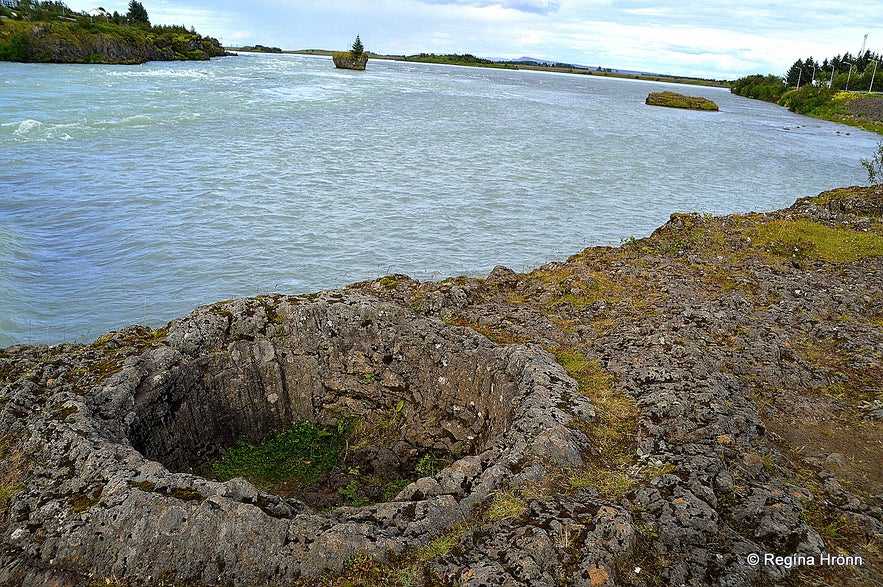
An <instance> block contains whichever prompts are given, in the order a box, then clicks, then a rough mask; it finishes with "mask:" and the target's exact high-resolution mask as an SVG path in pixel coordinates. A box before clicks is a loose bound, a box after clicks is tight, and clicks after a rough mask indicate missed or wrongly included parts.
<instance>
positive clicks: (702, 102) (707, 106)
mask: <svg viewBox="0 0 883 587" xmlns="http://www.w3.org/2000/svg"><path fill="white" fill-rule="evenodd" d="M645 103H646V104H647V105H649V106H665V107H667V108H684V109H687V110H706V111H709V112H716V111H717V110H719V108H718V105H717V104H715V103H714V102H712V101H711V100H709V99H708V98H703V97H701V96H684V95H683V94H678V93H677V92H650V95H649V96H647V100H646V102H645Z"/></svg>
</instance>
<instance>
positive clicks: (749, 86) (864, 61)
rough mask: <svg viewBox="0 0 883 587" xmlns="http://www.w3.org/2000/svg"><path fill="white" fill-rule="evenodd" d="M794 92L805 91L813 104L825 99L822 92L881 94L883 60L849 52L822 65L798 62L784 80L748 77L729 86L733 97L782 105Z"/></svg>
mask: <svg viewBox="0 0 883 587" xmlns="http://www.w3.org/2000/svg"><path fill="white" fill-rule="evenodd" d="M806 88H815V90H809V89H806ZM794 89H804V97H806V98H808V99H811V100H815V99H817V98H818V97H819V96H825V95H826V92H825V91H823V90H831V91H832V92H833V91H846V90H849V91H856V92H857V91H864V92H867V91H869V90H870V91H872V92H881V91H883V56H881V55H880V54H879V53H872V52H871V51H870V50H868V51H865V52H864V53H862V54H861V55H859V56H855V55H852V54H851V53H849V52H847V53H845V54H843V55H837V56H835V57H832V58H828V59H825V60H823V61H821V62H819V61H816V60H815V59H814V58H812V57H807V58H806V59H798V60H797V61H795V62H794V64H793V65H792V66H791V67H790V68H789V69H788V71H787V72H786V73H785V75H784V76H782V77H778V76H775V75H749V76H746V77H743V78H740V79H737V80H736V81H734V82H733V83H732V84H731V85H730V91H732V92H733V93H734V94H738V95H739V96H745V97H746V98H755V99H758V100H766V101H767V102H779V101H780V100H781V99H782V98H783V97H784V96H785V94H786V93H788V92H790V91H792V90H794Z"/></svg>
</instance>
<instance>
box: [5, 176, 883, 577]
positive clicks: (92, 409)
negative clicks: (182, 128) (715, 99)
mask: <svg viewBox="0 0 883 587" xmlns="http://www.w3.org/2000/svg"><path fill="white" fill-rule="evenodd" d="M881 216H883V187H881V186H876V187H871V188H847V189H841V190H834V191H831V192H825V193H823V194H821V195H819V196H818V197H816V198H806V199H802V200H799V201H798V202H797V203H796V204H795V205H794V206H792V207H790V208H788V209H785V210H781V211H777V212H772V213H765V214H745V215H733V216H727V217H719V218H718V217H707V216H701V215H697V214H675V215H673V216H672V218H671V220H670V221H669V222H668V223H667V224H666V225H665V226H663V227H661V228H659V229H658V230H657V231H656V232H655V233H654V234H653V235H652V236H651V237H648V238H646V239H640V240H632V241H629V242H626V243H624V244H623V245H622V246H621V247H617V248H610V247H596V248H590V249H586V250H585V251H583V252H581V253H579V254H576V255H574V256H572V257H571V258H569V259H567V260H566V261H562V262H553V263H549V264H547V265H544V266H543V267H541V268H539V269H537V270H535V271H533V272H531V273H527V274H516V273H515V272H513V271H511V270H509V269H506V268H503V267H498V268H496V269H495V270H494V271H493V272H492V273H491V274H490V275H489V276H488V277H487V278H485V279H477V278H457V279H449V280H445V281H442V282H430V283H420V282H417V281H414V280H411V279H409V278H407V277H406V276H401V275H390V276H386V277H383V278H381V279H378V280H374V281H370V282H364V283H359V284H354V285H352V286H349V287H347V288H344V289H342V290H336V291H330V292H323V293H321V294H317V295H313V296H279V295H276V296H262V297H259V298H251V299H245V300H234V301H231V302H224V303H219V304H215V305H212V306H207V307H204V308H200V309H198V310H196V311H195V312H194V313H193V314H191V315H190V316H187V317H184V318H181V319H178V320H175V321H173V322H172V323H170V324H169V325H168V326H167V327H166V328H162V329H158V330H150V329H147V328H143V327H131V328H128V329H125V330H123V331H120V332H116V333H110V334H108V335H106V336H104V337H101V338H100V339H98V340H97V341H95V342H94V343H92V344H90V345H60V346H55V347H46V346H33V347H31V346H27V347H25V346H17V347H10V348H7V349H3V350H0V430H2V431H4V432H3V433H0V479H2V481H0V585H3V586H6V585H27V586H41V587H42V586H48V585H189V586H199V585H300V586H306V585H331V584H340V583H343V584H346V582H348V583H349V584H354V585H374V584H376V585H414V584H420V585H460V586H479V585H537V586H546V585H547V586H553V585H587V586H592V587H596V586H602V585H603V586H614V585H616V586H620V585H622V586H624V585H633V586H637V585H647V586H650V585H682V584H683V585H720V586H724V585H726V586H742V585H826V584H837V585H878V584H883V583H881V581H883V553H881V550H883V509H881V508H883V473H881V471H883V451H881V448H883V422H881V419H883V389H881V384H880V381H881V379H883V377H881V376H883V220H881ZM341 418H358V419H360V421H363V422H368V423H374V424H375V425H373V426H367V427H363V428H362V433H363V437H362V438H360V439H358V440H359V441H360V442H359V443H356V439H354V440H353V445H352V446H353V447H354V448H353V450H352V451H349V450H348V451H347V454H346V456H345V457H344V460H345V461H346V462H345V463H344V464H345V465H346V466H349V467H352V466H356V467H358V468H359V469H360V470H361V471H363V472H367V471H368V470H369V469H370V471H371V472H372V474H375V475H377V476H381V477H382V476H384V475H386V476H389V477H390V478H392V477H402V476H403V470H404V469H408V470H411V469H413V462H412V461H413V459H414V458H416V456H417V455H420V454H423V453H426V452H428V451H432V452H433V454H439V455H441V454H443V455H445V456H446V457H448V458H447V460H446V461H445V462H446V463H447V466H446V467H444V468H443V469H441V470H439V471H432V472H430V474H427V475H425V476H422V477H420V478H417V479H415V480H413V481H412V482H410V484H409V485H407V486H406V487H404V488H403V489H402V490H401V491H399V492H398V493H397V495H395V496H394V497H393V498H391V500H389V501H382V502H379V503H374V504H367V505H358V506H355V505H354V506H348V507H340V508H336V509H333V510H330V511H329V510H323V509H317V508H315V507H311V506H310V505H308V504H306V503H304V502H303V501H301V500H298V499H295V498H292V497H288V496H280V495H274V494H271V493H267V492H264V491H261V490H259V489H257V488H256V487H254V486H253V485H252V484H250V483H248V482H247V481H244V480H241V479H234V480H232V481H227V482H223V483H222V482H219V481H215V480H212V479H210V478H205V477H203V476H200V475H198V474H197V473H199V472H200V471H202V467H204V465H205V464H206V463H207V462H208V460H210V459H211V458H212V456H213V455H216V454H218V453H222V452H223V451H224V450H225V449H226V448H228V447H229V446H230V444H231V443H232V442H233V441H234V440H235V439H236V438H242V437H248V436H249V435H250V434H251V435H252V436H253V437H255V438H258V437H263V436H266V434H269V433H271V432H274V431H279V430H280V429H281V428H282V427H284V426H285V425H286V423H288V422H290V421H291V420H296V419H308V420H315V421H321V422H328V423H333V422H335V421H339V420H340V419H341ZM389 422H393V423H394V425H391V426H387V423H389ZM390 430H392V432H390ZM751 555H758V556H759V557H760V560H759V562H757V563H754V564H753V562H752V561H753V560H754V559H753V558H752V556H751ZM767 555H769V557H770V558H768V557H767ZM775 557H780V558H779V559H776V558H775ZM826 557H827V558H826ZM838 557H840V558H838ZM335 581H336V582H335Z"/></svg>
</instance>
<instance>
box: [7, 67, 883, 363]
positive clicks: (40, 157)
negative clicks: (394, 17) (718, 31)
mask: <svg viewBox="0 0 883 587" xmlns="http://www.w3.org/2000/svg"><path fill="white" fill-rule="evenodd" d="M664 89H672V90H674V91H678V92H681V93H687V94H691V95H701V96H705V97H707V98H710V99H712V100H714V101H715V102H717V103H718V104H719V105H720V108H721V111H720V112H716V113H709V112H691V111H681V110H672V109H667V108H659V107H651V106H645V105H644V99H645V98H646V96H647V94H648V93H649V92H651V91H661V90H664ZM876 142H877V137H876V136H875V135H872V134H870V133H866V132H863V131H860V130H856V129H851V128H848V127H845V126H839V125H836V124H832V123H827V122H821V121H817V120H813V119H810V118H805V117H801V116H797V115H794V114H792V113H789V112H788V111H787V110H785V109H783V108H780V107H778V106H775V105H771V104H766V103H763V102H757V101H751V100H748V99H744V98H739V97H737V96H733V95H732V94H730V93H729V92H728V91H726V90H722V89H714V88H698V87H690V86H674V85H668V84H657V83H649V82H636V81H626V80H617V79H608V78H600V77H589V76H577V75H562V74H549V73H537V72H528V71H506V70H490V69H473V68H463V67H450V66H439V65H425V64H408V63H396V62H386V61H377V60H375V61H371V62H369V65H368V70H367V71H365V72H352V71H339V70H335V69H334V67H333V65H332V63H331V61H330V60H329V59H326V58H317V57H302V56H292V55H251V54H243V55H241V56H239V57H234V58H224V59H215V60H212V61H211V62H188V63H149V64H146V65H141V66H131V67H129V66H90V65H43V64H39V65H38V64H14V63H0V347H4V346H7V345H10V344H16V343H58V342H83V341H89V340H92V339H94V338H95V337H97V336H99V335H101V334H102V333H104V332H106V331H108V330H111V329H119V328H122V327H124V326H126V325H129V324H134V323H141V324H148V325H151V326H159V325H162V324H165V323H166V322H167V321H169V320H171V319H172V318H175V317H177V316H180V315H184V314H187V313H189V312H190V311H192V310H193V308H194V307H196V306H198V305H202V304H208V303H213V302H215V301H218V300H223V299H230V298H235V297H241V296H250V295H255V294H262V293H268V292H281V293H303V292H313V291H319V290H323V289H329V288H335V287H340V286H344V285H346V284H348V283H352V282H354V281H358V280H362V279H368V278H373V277H378V276H381V275H384V274H387V273H406V274H408V275H410V276H412V277H414V278H417V279H421V280H426V279H443V278H445V277H449V276H455V275H484V274H486V273H487V272H488V271H490V270H491V269H492V268H493V267H494V266H495V265H498V264H502V265H507V266H509V267H511V268H513V269H515V270H517V271H525V270H530V269H533V268H535V267H537V266H539V265H541V264H543V263H545V262H547V261H551V260H555V259H563V258H565V257H566V256H568V255H570V254H572V253H575V252H577V251H579V250H581V249H583V248H585V247H587V246H591V245H618V244H619V243H620V242H621V241H622V240H623V239H626V238H628V237H630V236H635V237H641V236H645V235H647V234H649V233H650V232H652V231H653V229H655V228H656V227H657V226H659V225H661V224H663V223H664V222H665V221H666V220H667V219H668V217H669V215H670V214H671V213H672V212H687V211H698V212H708V213H714V214H723V213H732V212H748V211H752V210H756V211H763V210H772V209H777V208H781V207H784V206H788V205H790V204H791V203H793V202H794V200H795V199H796V198H798V197H802V196H810V195H815V194H817V193H818V192H820V191H822V190H825V189H830V188H834V187H839V186H846V185H855V184H860V183H862V182H863V181H864V180H865V179H866V173H865V171H864V168H863V167H862V166H861V164H860V162H859V159H860V158H862V157H870V156H871V155H872V154H873V151H874V149H875V146H876Z"/></svg>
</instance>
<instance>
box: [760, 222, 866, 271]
mask: <svg viewBox="0 0 883 587" xmlns="http://www.w3.org/2000/svg"><path fill="white" fill-rule="evenodd" d="M753 232H754V235H755V237H753V240H754V241H755V243H756V244H758V245H759V246H762V247H765V248H766V249H767V250H768V251H769V252H771V253H774V254H777V255H781V256H784V257H792V258H797V259H804V258H809V259H818V260H821V261H828V262H831V263H843V262H847V261H857V260H859V259H864V258H867V257H876V256H879V255H883V235H881V234H879V233H878V232H872V231H869V232H864V231H857V230H853V229H852V228H848V227H831V226H827V225H824V224H821V223H819V222H814V221H812V220H806V219H797V220H773V221H771V222H768V223H766V224H762V225H760V226H758V227H757V228H756V229H755V230H754V231H753Z"/></svg>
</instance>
